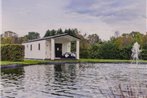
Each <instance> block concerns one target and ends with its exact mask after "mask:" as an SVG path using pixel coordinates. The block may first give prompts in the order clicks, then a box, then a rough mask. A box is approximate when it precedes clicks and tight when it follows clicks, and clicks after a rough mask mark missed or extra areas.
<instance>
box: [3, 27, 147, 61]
mask: <svg viewBox="0 0 147 98" xmlns="http://www.w3.org/2000/svg"><path fill="white" fill-rule="evenodd" d="M64 33H68V34H70V35H73V36H76V37H79V38H80V57H81V58H98V59H131V49H132V46H133V44H134V43H135V42H138V43H139V44H140V45H141V50H142V52H141V55H140V58H141V59H147V34H141V33H140V32H134V31H133V32H130V33H123V34H122V35H119V34H118V32H117V33H116V34H117V35H116V36H112V37H111V38H110V40H108V41H102V40H101V39H100V38H99V36H98V35H97V34H90V35H87V34H82V33H81V32H80V31H78V30H77V29H65V30H62V29H61V28H60V29H58V30H55V29H52V30H47V31H46V32H45V34H44V36H43V37H48V36H53V35H58V34H64ZM38 38H40V34H39V33H38V32H28V34H27V35H25V36H23V37H18V38H13V37H9V38H1V43H2V44H21V43H23V42H26V41H29V40H33V39H38ZM71 49H72V50H71V51H73V52H74V51H75V49H76V48H75V42H72V48H71Z"/></svg>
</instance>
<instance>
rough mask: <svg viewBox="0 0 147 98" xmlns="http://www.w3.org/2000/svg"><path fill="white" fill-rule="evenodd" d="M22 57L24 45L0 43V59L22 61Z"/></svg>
mask: <svg viewBox="0 0 147 98" xmlns="http://www.w3.org/2000/svg"><path fill="white" fill-rule="evenodd" d="M23 59H24V46H23V45H16V44H11V45H10V44H7V45H1V60H2V61H22V60H23Z"/></svg>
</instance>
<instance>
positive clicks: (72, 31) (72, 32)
mask: <svg viewBox="0 0 147 98" xmlns="http://www.w3.org/2000/svg"><path fill="white" fill-rule="evenodd" d="M65 33H68V34H70V35H73V36H77V35H76V34H77V33H78V30H77V29H65V30H64V31H63V30H62V29H61V28H60V29H58V30H54V29H52V30H47V31H46V33H45V35H44V37H48V36H53V35H58V34H65Z"/></svg>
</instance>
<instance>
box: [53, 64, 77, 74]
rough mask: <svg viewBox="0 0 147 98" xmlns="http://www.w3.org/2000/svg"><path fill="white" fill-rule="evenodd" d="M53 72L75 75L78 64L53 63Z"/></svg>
mask: <svg viewBox="0 0 147 98" xmlns="http://www.w3.org/2000/svg"><path fill="white" fill-rule="evenodd" d="M54 70H55V72H59V73H64V74H68V75H70V76H77V74H78V71H79V64H57V65H54Z"/></svg>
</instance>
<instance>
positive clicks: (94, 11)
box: [67, 0, 146, 23]
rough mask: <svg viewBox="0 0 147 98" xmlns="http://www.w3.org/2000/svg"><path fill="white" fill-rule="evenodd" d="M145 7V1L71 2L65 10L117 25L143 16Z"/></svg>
mask: <svg viewBox="0 0 147 98" xmlns="http://www.w3.org/2000/svg"><path fill="white" fill-rule="evenodd" d="M145 6H146V5H145V0H144V1H143V0H142V1H140V0H71V2H70V4H69V5H68V6H67V10H69V11H71V12H75V13H78V14H85V15H90V16H94V17H98V18H100V19H101V20H103V21H104V22H106V23H112V22H117V23H118V22H122V21H128V20H129V21H130V20H133V19H136V18H138V17H140V16H143V15H145Z"/></svg>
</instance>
